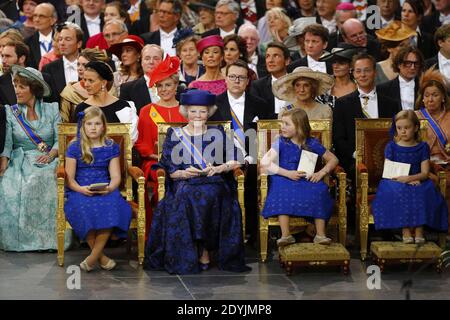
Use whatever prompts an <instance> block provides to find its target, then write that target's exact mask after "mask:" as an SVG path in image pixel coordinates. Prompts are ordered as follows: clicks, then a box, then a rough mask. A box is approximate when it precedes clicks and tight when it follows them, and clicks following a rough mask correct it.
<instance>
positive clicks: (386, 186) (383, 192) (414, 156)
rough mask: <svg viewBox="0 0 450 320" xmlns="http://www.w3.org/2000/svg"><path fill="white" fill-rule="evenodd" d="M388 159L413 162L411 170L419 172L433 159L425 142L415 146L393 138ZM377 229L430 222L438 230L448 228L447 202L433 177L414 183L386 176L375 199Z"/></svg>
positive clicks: (387, 153) (389, 145)
mask: <svg viewBox="0 0 450 320" xmlns="http://www.w3.org/2000/svg"><path fill="white" fill-rule="evenodd" d="M384 155H385V158H386V159H389V160H391V161H396V162H402V163H409V164H411V169H410V172H409V174H410V175H414V174H418V173H420V171H421V168H420V166H421V163H422V161H424V160H428V159H430V148H429V146H428V145H427V144H426V143H425V142H421V143H419V144H417V145H416V146H414V147H402V146H399V145H398V144H396V143H395V142H393V141H391V142H389V143H388V144H387V146H386V149H385V151H384ZM372 210H373V215H374V219H375V228H376V229H396V228H405V227H419V226H423V225H426V226H428V227H430V228H432V229H435V230H447V227H448V225H447V220H448V216H447V203H446V202H445V200H444V198H443V197H442V195H441V194H440V193H439V191H438V190H437V189H436V187H435V185H434V184H433V182H432V181H431V180H430V179H427V180H425V181H421V182H420V185H418V186H412V185H409V184H406V183H401V182H398V181H394V180H390V179H382V180H381V182H380V184H379V186H378V189H377V194H376V196H375V199H374V200H373V203H372Z"/></svg>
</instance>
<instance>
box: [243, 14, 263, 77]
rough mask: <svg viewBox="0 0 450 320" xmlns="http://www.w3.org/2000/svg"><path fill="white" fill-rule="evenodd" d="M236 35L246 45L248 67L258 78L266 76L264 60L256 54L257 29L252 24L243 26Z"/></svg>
mask: <svg viewBox="0 0 450 320" xmlns="http://www.w3.org/2000/svg"><path fill="white" fill-rule="evenodd" d="M238 35H239V36H240V37H241V38H242V39H244V40H245V43H246V45H247V55H248V67H249V68H250V69H252V70H253V71H255V72H256V75H257V76H258V78H262V77H265V76H266V75H267V69H266V62H265V58H264V57H263V56H262V55H260V54H259V52H258V43H259V41H260V38H259V33H258V29H256V27H255V26H254V25H253V24H249V23H247V24H244V25H242V26H241V27H240V28H239V33H238Z"/></svg>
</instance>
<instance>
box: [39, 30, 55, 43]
mask: <svg viewBox="0 0 450 320" xmlns="http://www.w3.org/2000/svg"><path fill="white" fill-rule="evenodd" d="M52 40H53V32H50V33H49V34H48V35H46V36H44V35H43V34H42V33H40V32H39V42H41V41H45V42H47V43H50V42H52Z"/></svg>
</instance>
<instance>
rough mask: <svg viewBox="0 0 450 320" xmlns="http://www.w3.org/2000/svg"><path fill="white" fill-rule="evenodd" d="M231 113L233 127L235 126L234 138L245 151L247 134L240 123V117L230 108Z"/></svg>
mask: <svg viewBox="0 0 450 320" xmlns="http://www.w3.org/2000/svg"><path fill="white" fill-rule="evenodd" d="M230 112H231V125H232V126H233V131H234V137H235V138H236V139H237V141H238V142H239V144H240V145H241V147H242V148H243V149H244V150H245V134H244V127H243V126H242V123H241V122H240V121H239V119H238V117H237V116H236V114H235V113H234V111H233V109H231V108H230Z"/></svg>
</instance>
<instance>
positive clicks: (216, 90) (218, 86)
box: [189, 79, 227, 96]
mask: <svg viewBox="0 0 450 320" xmlns="http://www.w3.org/2000/svg"><path fill="white" fill-rule="evenodd" d="M189 88H197V89H201V90H206V91H209V92H211V93H212V94H215V95H216V96H218V95H219V94H222V93H224V92H225V91H227V84H226V82H225V79H220V80H213V81H202V80H195V81H192V82H191V83H190V84H189Z"/></svg>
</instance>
